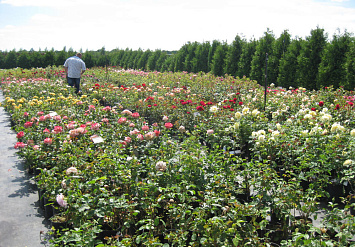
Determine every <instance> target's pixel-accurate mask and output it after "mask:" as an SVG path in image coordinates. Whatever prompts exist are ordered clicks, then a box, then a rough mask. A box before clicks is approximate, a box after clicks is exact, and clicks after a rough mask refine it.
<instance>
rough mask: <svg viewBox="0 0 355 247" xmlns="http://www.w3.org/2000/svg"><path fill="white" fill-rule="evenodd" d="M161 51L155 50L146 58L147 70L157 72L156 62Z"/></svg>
mask: <svg viewBox="0 0 355 247" xmlns="http://www.w3.org/2000/svg"><path fill="white" fill-rule="evenodd" d="M161 53H162V52H161V50H158V49H157V50H155V51H154V52H151V54H150V56H149V57H148V61H147V70H149V71H154V70H157V61H158V59H159V58H160V54H161Z"/></svg>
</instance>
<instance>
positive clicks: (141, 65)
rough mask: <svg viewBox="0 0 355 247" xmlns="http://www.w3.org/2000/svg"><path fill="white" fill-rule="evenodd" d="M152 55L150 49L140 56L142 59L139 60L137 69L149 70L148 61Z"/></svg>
mask: <svg viewBox="0 0 355 247" xmlns="http://www.w3.org/2000/svg"><path fill="white" fill-rule="evenodd" d="M151 54H152V51H151V50H149V49H148V50H146V51H145V52H143V54H142V56H140V58H139V60H138V64H137V69H141V70H146V69H147V63H148V59H149V57H150V55H151Z"/></svg>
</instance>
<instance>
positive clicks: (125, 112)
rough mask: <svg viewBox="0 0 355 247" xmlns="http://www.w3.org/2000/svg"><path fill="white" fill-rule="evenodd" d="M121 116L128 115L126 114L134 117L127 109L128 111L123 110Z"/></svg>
mask: <svg viewBox="0 0 355 247" xmlns="http://www.w3.org/2000/svg"><path fill="white" fill-rule="evenodd" d="M121 114H122V115H126V114H127V115H129V116H132V112H131V111H130V110H127V109H126V110H123V111H122V112H121Z"/></svg>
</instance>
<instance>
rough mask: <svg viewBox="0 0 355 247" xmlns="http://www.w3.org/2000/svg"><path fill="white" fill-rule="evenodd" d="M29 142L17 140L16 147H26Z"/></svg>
mask: <svg viewBox="0 0 355 247" xmlns="http://www.w3.org/2000/svg"><path fill="white" fill-rule="evenodd" d="M26 145H27V144H25V143H23V142H16V144H15V146H14V148H15V149H18V148H24V147H26Z"/></svg>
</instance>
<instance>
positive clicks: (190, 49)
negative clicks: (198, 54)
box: [184, 42, 198, 72]
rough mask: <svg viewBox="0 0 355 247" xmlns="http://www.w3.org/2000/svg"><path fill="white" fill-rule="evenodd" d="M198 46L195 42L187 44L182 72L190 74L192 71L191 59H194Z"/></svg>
mask: <svg viewBox="0 0 355 247" xmlns="http://www.w3.org/2000/svg"><path fill="white" fill-rule="evenodd" d="M197 46H198V43H197V42H194V43H190V42H188V43H187V54H186V57H185V61H184V71H187V72H192V70H193V59H194V58H195V51H196V48H197Z"/></svg>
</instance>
